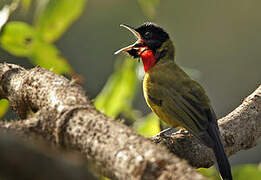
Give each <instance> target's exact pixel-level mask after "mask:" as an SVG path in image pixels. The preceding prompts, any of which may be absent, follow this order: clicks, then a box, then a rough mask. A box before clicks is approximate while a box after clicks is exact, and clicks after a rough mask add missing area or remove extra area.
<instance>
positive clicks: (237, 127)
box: [154, 86, 261, 167]
mask: <svg viewBox="0 0 261 180" xmlns="http://www.w3.org/2000/svg"><path fill="white" fill-rule="evenodd" d="M218 124H219V129H220V133H221V136H222V139H223V143H224V146H225V149H226V153H227V154H228V155H229V156H230V155H233V154H235V153H236V152H238V151H240V150H242V149H249V148H251V147H254V146H256V143H257V140H258V138H259V137H260V136H261V86H259V87H258V88H257V89H256V90H255V91H254V92H253V93H252V94H251V95H249V96H248V97H247V98H246V99H245V100H244V101H243V103H242V104H241V105H240V106H239V107H237V108H236V109H235V110H234V111H232V112H231V113H230V114H228V115H227V116H225V117H223V118H221V119H219V120H218ZM154 142H155V143H163V144H165V145H167V147H168V148H169V150H170V151H171V152H173V153H174V154H176V155H178V156H179V157H181V158H184V159H187V160H188V161H189V163H190V164H191V165H192V166H195V167H210V166H212V165H213V164H214V160H215V158H214V155H213V153H212V151H211V150H210V149H208V148H206V146H204V145H203V144H202V143H200V142H199V141H198V139H196V138H195V137H194V136H192V135H190V134H189V133H184V132H178V133H173V134H172V135H171V136H160V135H158V136H155V137H154Z"/></svg>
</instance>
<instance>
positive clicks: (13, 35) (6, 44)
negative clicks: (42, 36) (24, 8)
mask: <svg viewBox="0 0 261 180" xmlns="http://www.w3.org/2000/svg"><path fill="white" fill-rule="evenodd" d="M36 41H37V36H36V33H35V31H34V29H33V28H32V27H31V26H30V25H28V24H26V23H24V22H15V21H14V22H9V23H7V24H6V25H5V27H4V29H3V31H2V34H1V37H0V43H1V46H2V48H3V49H5V50H6V51H8V52H9V53H11V54H13V55H16V56H20V57H21V56H22V57H23V56H29V55H31V54H32V52H33V48H34V45H35V42H36Z"/></svg>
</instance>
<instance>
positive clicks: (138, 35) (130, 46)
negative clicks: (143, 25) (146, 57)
mask: <svg viewBox="0 0 261 180" xmlns="http://www.w3.org/2000/svg"><path fill="white" fill-rule="evenodd" d="M120 26H121V27H124V28H126V29H128V30H129V31H130V32H132V34H134V36H135V37H136V38H137V41H136V42H135V43H134V44H132V45H129V46H127V47H124V48H121V49H120V50H118V51H116V52H115V53H114V54H119V53H121V52H127V51H130V50H131V49H133V48H135V47H134V46H135V45H136V44H138V43H141V42H142V38H141V35H140V33H138V32H137V31H136V30H135V29H134V28H133V27H131V26H129V25H127V24H121V25H120Z"/></svg>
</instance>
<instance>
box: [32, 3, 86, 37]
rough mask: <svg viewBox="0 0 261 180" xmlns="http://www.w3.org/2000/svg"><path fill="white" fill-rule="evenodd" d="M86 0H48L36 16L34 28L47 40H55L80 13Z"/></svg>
mask: <svg viewBox="0 0 261 180" xmlns="http://www.w3.org/2000/svg"><path fill="white" fill-rule="evenodd" d="M85 3H86V0H74V1H73V0H49V2H48V4H47V5H46V7H45V8H44V9H43V10H42V11H40V14H38V16H37V17H38V18H36V21H35V23H36V29H37V32H38V33H40V34H41V35H42V37H43V39H44V40H45V41H47V42H53V41H55V40H57V39H58V38H59V37H60V36H61V35H62V34H63V33H64V32H65V31H66V29H67V28H68V27H69V26H70V25H71V24H72V23H73V22H74V21H75V20H76V19H77V18H78V17H79V16H80V15H81V13H82V12H83V10H84V8H85Z"/></svg>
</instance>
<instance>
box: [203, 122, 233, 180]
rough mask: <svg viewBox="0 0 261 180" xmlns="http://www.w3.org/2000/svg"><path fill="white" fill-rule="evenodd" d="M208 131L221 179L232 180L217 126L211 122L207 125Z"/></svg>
mask: <svg viewBox="0 0 261 180" xmlns="http://www.w3.org/2000/svg"><path fill="white" fill-rule="evenodd" d="M208 133H209V135H210V136H211V138H212V139H213V140H214V142H215V143H214V145H213V147H212V148H213V151H214V154H215V157H216V160H217V164H218V169H219V172H220V175H221V177H222V179H223V180H232V179H233V178H232V174H231V167H230V164H229V161H228V158H227V155H226V153H225V150H224V146H223V144H222V141H221V138H220V134H219V130H218V126H217V125H216V124H215V123H213V124H211V125H210V126H209V129H208Z"/></svg>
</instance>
